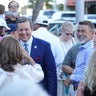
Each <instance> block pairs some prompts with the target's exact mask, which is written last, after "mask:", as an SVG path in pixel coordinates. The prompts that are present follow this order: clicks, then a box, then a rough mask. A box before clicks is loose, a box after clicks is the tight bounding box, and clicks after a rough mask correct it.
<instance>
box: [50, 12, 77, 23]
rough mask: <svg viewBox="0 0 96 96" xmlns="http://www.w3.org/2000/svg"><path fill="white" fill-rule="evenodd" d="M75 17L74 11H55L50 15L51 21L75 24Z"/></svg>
mask: <svg viewBox="0 0 96 96" xmlns="http://www.w3.org/2000/svg"><path fill="white" fill-rule="evenodd" d="M75 15H76V13H75V11H57V12H55V13H54V14H53V15H52V17H51V20H62V19H63V20H70V21H72V22H76V17H75Z"/></svg>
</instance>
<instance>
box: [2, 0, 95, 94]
mask: <svg viewBox="0 0 96 96" xmlns="http://www.w3.org/2000/svg"><path fill="white" fill-rule="evenodd" d="M18 8H19V4H18V2H16V1H10V2H9V4H8V9H9V13H10V15H9V16H8V17H4V12H5V6H4V5H2V4H0V96H14V95H15V96H37V95H38V96H96V83H95V81H96V75H95V74H96V68H95V67H96V63H95V62H96V58H95V57H96V49H95V48H96V29H95V26H94V24H93V23H92V22H90V21H85V20H84V21H80V22H79V23H78V24H76V25H74V24H73V23H72V22H71V21H65V22H64V23H63V24H62V26H61V35H60V36H59V37H57V36H55V35H53V34H52V33H50V32H49V31H48V29H47V28H48V25H49V23H48V19H47V17H45V16H40V15H39V16H38V17H37V18H36V20H35V21H34V22H33V23H32V21H31V20H30V19H29V18H27V17H24V16H19V15H18ZM13 88H14V89H13Z"/></svg>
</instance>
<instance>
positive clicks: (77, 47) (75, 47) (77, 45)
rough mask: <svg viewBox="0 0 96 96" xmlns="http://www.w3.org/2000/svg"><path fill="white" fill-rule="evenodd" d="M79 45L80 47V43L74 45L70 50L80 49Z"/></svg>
mask: <svg viewBox="0 0 96 96" xmlns="http://www.w3.org/2000/svg"><path fill="white" fill-rule="evenodd" d="M79 47H80V44H79V43H78V44H76V45H74V46H73V47H72V48H70V50H76V49H79Z"/></svg>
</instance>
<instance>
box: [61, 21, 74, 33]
mask: <svg viewBox="0 0 96 96" xmlns="http://www.w3.org/2000/svg"><path fill="white" fill-rule="evenodd" d="M61 31H68V32H71V33H73V31H74V24H73V23H72V22H70V21H65V22H64V23H63V24H62V26H61Z"/></svg>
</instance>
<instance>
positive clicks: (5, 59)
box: [0, 35, 44, 88]
mask: <svg viewBox="0 0 96 96" xmlns="http://www.w3.org/2000/svg"><path fill="white" fill-rule="evenodd" d="M23 58H24V59H27V61H28V62H29V63H28V64H24V65H23V64H22V60H23ZM43 78H44V73H43V71H42V68H41V66H40V64H37V63H35V61H34V60H33V59H32V58H31V57H30V56H29V55H28V54H27V52H26V51H25V50H24V49H22V47H21V46H20V43H19V41H18V40H17V39H15V38H14V37H13V36H11V35H7V36H4V37H3V39H2V40H1V41H0V88H2V87H4V86H5V85H6V84H8V83H9V82H12V81H14V80H18V79H28V80H31V81H32V82H35V83H37V82H40V81H41V80H43Z"/></svg>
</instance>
